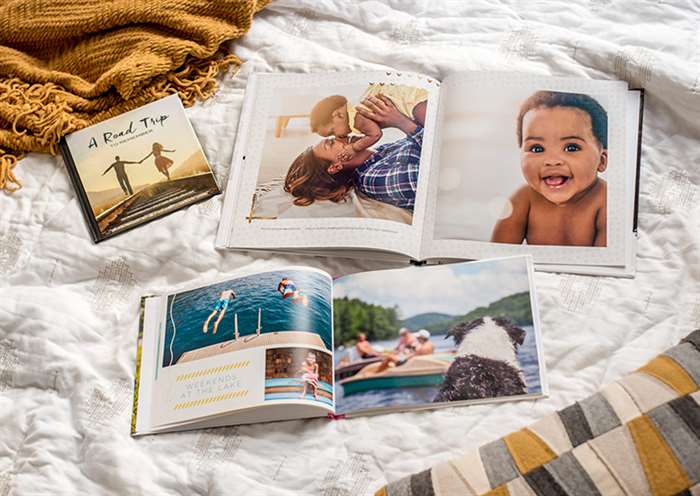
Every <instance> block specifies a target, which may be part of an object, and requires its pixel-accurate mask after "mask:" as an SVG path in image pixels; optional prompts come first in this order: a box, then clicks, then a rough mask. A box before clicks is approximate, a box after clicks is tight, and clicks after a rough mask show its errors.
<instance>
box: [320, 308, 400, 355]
mask: <svg viewBox="0 0 700 496" xmlns="http://www.w3.org/2000/svg"><path fill="white" fill-rule="evenodd" d="M398 315H399V312H398V308H397V307H383V306H381V305H373V304H371V303H367V302H364V301H362V300H360V299H357V298H347V297H343V298H336V299H334V300H333V328H334V334H335V345H336V346H339V345H341V344H343V345H345V346H348V345H353V344H355V341H356V340H357V335H358V334H359V333H360V332H364V333H365V334H367V338H368V339H369V340H370V341H379V340H382V339H391V338H395V337H397V334H396V333H397V331H398V329H399V328H400V327H401V319H399V316H398Z"/></svg>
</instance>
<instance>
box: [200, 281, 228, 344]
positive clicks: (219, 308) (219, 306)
mask: <svg viewBox="0 0 700 496" xmlns="http://www.w3.org/2000/svg"><path fill="white" fill-rule="evenodd" d="M235 297H236V293H234V292H233V290H232V289H226V290H224V291H222V292H221V294H220V295H219V301H217V302H216V306H215V307H214V310H212V312H211V313H210V314H209V317H207V320H206V321H205V322H204V324H202V332H203V333H204V334H206V333H207V332H208V331H209V322H210V321H211V319H213V318H214V315H216V314H217V312H218V313H219V317H218V318H217V319H216V322H214V334H216V331H217V330H218V329H219V323H220V322H221V321H222V320H223V318H224V314H225V313H226V309H227V308H228V304H229V302H230V301H231V300H232V299H234V298H235Z"/></svg>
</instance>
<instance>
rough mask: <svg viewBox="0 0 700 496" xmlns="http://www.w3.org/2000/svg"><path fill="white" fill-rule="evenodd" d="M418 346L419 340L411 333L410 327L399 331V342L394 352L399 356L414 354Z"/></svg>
mask: <svg viewBox="0 0 700 496" xmlns="http://www.w3.org/2000/svg"><path fill="white" fill-rule="evenodd" d="M417 345H418V338H417V337H416V336H415V335H414V334H413V333H412V332H411V330H410V329H409V328H408V327H402V328H401V329H399V342H398V344H397V345H396V348H394V351H395V352H396V353H397V354H399V355H407V354H412V353H413V350H414V349H415V348H416V346H417Z"/></svg>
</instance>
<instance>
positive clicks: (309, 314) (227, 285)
mask: <svg viewBox="0 0 700 496" xmlns="http://www.w3.org/2000/svg"><path fill="white" fill-rule="evenodd" d="M285 276H286V277H288V278H290V279H291V280H293V281H294V283H295V284H296V286H297V288H298V289H300V290H301V291H302V292H303V293H304V294H305V295H306V296H308V298H309V305H308V306H304V305H302V304H293V303H292V302H291V299H287V300H283V299H282V296H281V295H280V294H279V293H278V292H277V285H278V284H279V282H280V280H281V279H282V278H283V277H285ZM226 289H233V290H234V292H235V293H236V298H235V299H234V300H232V301H230V302H229V305H228V308H227V310H226V313H225V315H224V318H223V320H222V321H221V323H220V324H219V328H218V332H217V333H216V334H213V333H212V328H213V326H214V322H215V321H216V318H217V317H218V314H217V315H215V316H214V318H212V320H211V321H210V323H209V332H208V333H207V334H204V333H203V332H202V324H203V323H204V321H205V320H206V319H207V317H208V316H209V314H210V313H211V312H212V310H213V309H214V306H215V305H216V302H217V301H218V300H219V295H220V293H221V292H222V291H224V290H226ZM330 295H331V281H330V279H329V278H328V277H324V276H323V275H321V274H319V273H317V272H311V271H303V270H289V271H273V272H264V273H261V274H255V275H251V276H245V277H240V278H236V279H231V280H228V281H224V282H221V283H218V284H214V285H211V286H206V287H204V288H199V289H195V290H192V291H186V292H183V293H178V294H176V295H175V296H171V297H169V298H168V313H167V316H166V329H165V343H164V346H165V353H164V354H163V366H164V367H167V366H168V365H169V363H170V360H171V356H170V350H169V347H170V341H171V339H172V338H173V334H174V335H175V339H174V341H173V347H172V348H173V357H172V363H173V364H174V363H176V362H177V360H178V358H180V356H181V355H182V354H183V353H184V352H186V351H190V350H196V349H198V348H202V347H204V346H209V345H212V344H216V343H221V342H222V341H229V340H231V339H233V337H234V317H233V316H234V314H235V313H237V314H238V332H239V335H240V336H245V335H248V334H255V330H256V328H257V326H258V308H261V309H262V332H263V333H266V332H279V331H307V332H315V333H316V334H318V335H319V336H320V337H321V339H322V340H323V342H324V344H325V345H326V348H328V349H329V350H330V349H331V321H332V319H331V300H330ZM173 298H174V302H173ZM171 304H172V307H171ZM171 308H172V319H171ZM173 321H174V322H175V329H176V332H175V333H173Z"/></svg>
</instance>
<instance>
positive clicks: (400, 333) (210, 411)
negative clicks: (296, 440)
mask: <svg viewBox="0 0 700 496" xmlns="http://www.w3.org/2000/svg"><path fill="white" fill-rule="evenodd" d="M387 281H391V283H390V284H389V283H388V282H387ZM419 281H420V282H419ZM546 394H547V383H546V380H545V370H544V361H543V359H542V349H541V339H540V327H539V317H538V310H537V301H536V298H535V289H534V287H533V265H532V259H531V257H530V256H529V255H524V256H522V255H521V256H514V257H507V258H500V259H492V260H484V261H480V262H462V263H457V264H450V265H436V266H429V267H414V266H411V267H405V268H400V269H393V270H381V271H374V272H364V273H358V274H352V275H348V276H344V277H340V278H337V279H335V280H333V279H332V278H331V276H330V275H329V274H328V273H326V272H324V271H321V270H318V269H314V268H310V267H299V266H295V267H279V268H265V269H260V270H256V269H255V268H249V269H245V270H241V271H239V272H237V273H235V274H231V275H230V276H229V277H227V278H226V279H222V280H219V281H216V282H212V283H210V284H206V285H202V286H199V287H189V288H178V289H176V290H173V291H169V292H167V293H164V294H160V295H153V296H146V297H143V298H142V300H141V319H140V329H139V337H138V346H137V353H136V379H135V386H134V404H133V416H132V423H131V433H132V435H134V436H139V435H144V434H154V433H159V432H171V431H180V430H187V429H196V428H208V427H216V426H226V425H238V424H249V423H257V422H270V421H278V420H291V419H301V418H313V417H331V418H338V417H344V416H354V415H369V414H376V413H383V412H392V411H403V410H416V409H427V408H437V407H444V406H455V405H468V404H476V403H484V402H494V401H512V400H521V399H533V398H539V397H542V396H543V395H546Z"/></svg>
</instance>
